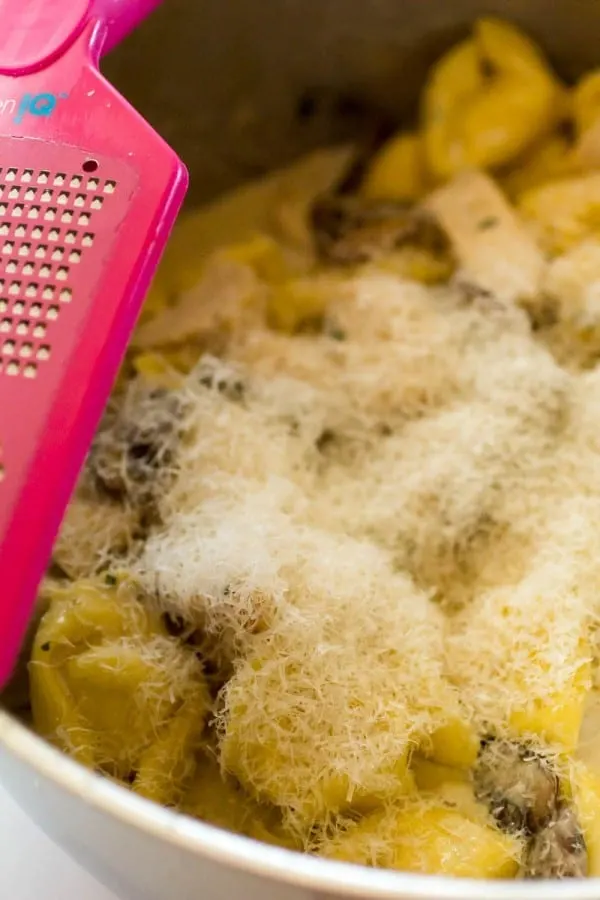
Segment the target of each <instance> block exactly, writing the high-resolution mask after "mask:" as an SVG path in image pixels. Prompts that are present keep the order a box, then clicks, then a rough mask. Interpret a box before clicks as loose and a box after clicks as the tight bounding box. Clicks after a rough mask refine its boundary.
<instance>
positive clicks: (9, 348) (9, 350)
mask: <svg viewBox="0 0 600 900" xmlns="http://www.w3.org/2000/svg"><path fill="white" fill-rule="evenodd" d="M14 352H15V342H14V341H12V340H11V341H4V343H3V344H2V354H3V356H12V355H13V353H14Z"/></svg>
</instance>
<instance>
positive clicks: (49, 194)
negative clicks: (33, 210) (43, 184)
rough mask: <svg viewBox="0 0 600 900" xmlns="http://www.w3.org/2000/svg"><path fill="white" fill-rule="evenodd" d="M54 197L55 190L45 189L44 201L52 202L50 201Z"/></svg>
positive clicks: (42, 198)
mask: <svg viewBox="0 0 600 900" xmlns="http://www.w3.org/2000/svg"><path fill="white" fill-rule="evenodd" d="M53 197H54V191H50V190H45V191H44V192H43V193H42V196H41V200H42V203H50V201H51V200H52V198H53Z"/></svg>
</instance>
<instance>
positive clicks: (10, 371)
mask: <svg viewBox="0 0 600 900" xmlns="http://www.w3.org/2000/svg"><path fill="white" fill-rule="evenodd" d="M19 369H20V366H19V363H18V362H17V361H16V359H12V360H11V361H10V362H9V364H8V365H7V367H6V374H7V375H18V374H19Z"/></svg>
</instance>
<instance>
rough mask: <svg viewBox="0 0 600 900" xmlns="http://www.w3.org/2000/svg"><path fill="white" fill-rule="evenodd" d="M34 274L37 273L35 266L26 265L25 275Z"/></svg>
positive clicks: (24, 267)
mask: <svg viewBox="0 0 600 900" xmlns="http://www.w3.org/2000/svg"><path fill="white" fill-rule="evenodd" d="M34 272H35V266H34V264H33V263H30V262H28V263H25V265H24V266H23V275H33V273H34Z"/></svg>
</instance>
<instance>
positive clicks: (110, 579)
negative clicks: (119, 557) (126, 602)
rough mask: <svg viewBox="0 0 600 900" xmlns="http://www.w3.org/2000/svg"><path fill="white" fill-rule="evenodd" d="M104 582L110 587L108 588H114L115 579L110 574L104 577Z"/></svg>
mask: <svg viewBox="0 0 600 900" xmlns="http://www.w3.org/2000/svg"><path fill="white" fill-rule="evenodd" d="M104 581H105V582H106V584H108V585H110V587H115V585H116V583H117V578H116V576H115V575H111V574H110V572H109V573H108V574H107V575H105V576H104Z"/></svg>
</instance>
